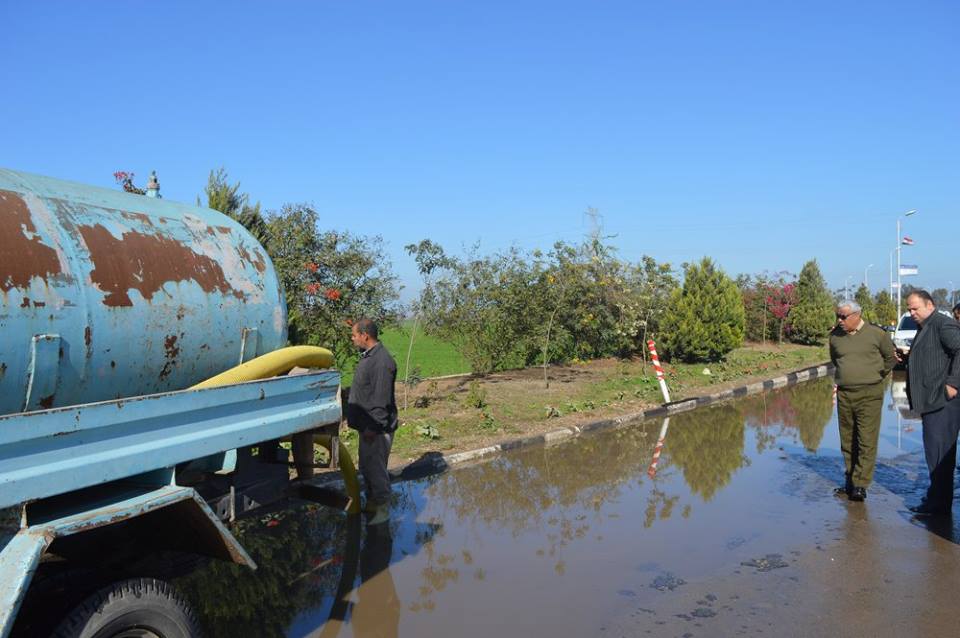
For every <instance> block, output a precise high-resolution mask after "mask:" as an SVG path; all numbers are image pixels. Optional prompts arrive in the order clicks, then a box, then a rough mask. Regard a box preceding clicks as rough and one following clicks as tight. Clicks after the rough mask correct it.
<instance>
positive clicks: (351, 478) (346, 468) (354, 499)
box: [314, 434, 360, 514]
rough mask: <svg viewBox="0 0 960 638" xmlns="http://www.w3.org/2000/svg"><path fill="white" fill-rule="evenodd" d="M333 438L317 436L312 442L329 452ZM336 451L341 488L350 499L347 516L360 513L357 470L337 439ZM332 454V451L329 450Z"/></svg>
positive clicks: (347, 452)
mask: <svg viewBox="0 0 960 638" xmlns="http://www.w3.org/2000/svg"><path fill="white" fill-rule="evenodd" d="M332 439H333V437H332V436H330V435H329V434H318V435H316V436H315V437H314V441H316V442H317V443H319V444H320V445H322V446H323V447H325V448H327V450H330V448H331V447H332V446H331V441H332ZM337 443H339V445H337V449H338V450H339V451H340V459H339V460H340V473H341V474H343V486H344V487H345V488H346V490H347V496H349V497H350V504H349V505H347V514H359V513H360V481H359V480H357V468H355V467H354V466H353V459H351V458H350V450H348V449H347V446H345V445H344V444H343V440H342V439H340V438H337ZM330 451H331V453H332V450H330Z"/></svg>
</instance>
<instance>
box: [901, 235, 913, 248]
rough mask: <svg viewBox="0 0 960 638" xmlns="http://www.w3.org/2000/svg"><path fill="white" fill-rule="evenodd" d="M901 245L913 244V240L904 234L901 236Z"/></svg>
mask: <svg viewBox="0 0 960 638" xmlns="http://www.w3.org/2000/svg"><path fill="white" fill-rule="evenodd" d="M903 245H904V246H913V240H912V239H910V238H909V237H907V236H906V235H904V236H903Z"/></svg>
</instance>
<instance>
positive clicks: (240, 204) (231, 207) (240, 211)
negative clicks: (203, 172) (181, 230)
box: [197, 167, 267, 244]
mask: <svg viewBox="0 0 960 638" xmlns="http://www.w3.org/2000/svg"><path fill="white" fill-rule="evenodd" d="M203 191H204V193H206V195H207V207H208V208H212V209H213V210H218V211H220V212H221V213H223V214H224V215H226V216H227V217H231V218H233V219H235V220H236V221H238V222H240V225H241V226H243V227H244V228H246V229H247V230H248V231H250V234H251V235H253V236H254V238H256V240H257V241H258V242H260V243H261V244H265V243H266V240H267V224H266V221H265V220H264V219H263V214H262V213H261V212H260V202H257V203H256V204H254V205H253V206H251V205H250V196H249V195H247V194H246V193H241V192H240V182H237V183H236V184H231V183H230V182H229V181H228V179H227V171H226V169H225V168H223V167H220V168H219V169H217V170H216V171H210V177H209V178H208V179H207V186H206V187H205V188H204V189H203ZM199 205H200V198H199V197H197V206H199Z"/></svg>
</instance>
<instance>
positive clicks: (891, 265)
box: [890, 250, 896, 299]
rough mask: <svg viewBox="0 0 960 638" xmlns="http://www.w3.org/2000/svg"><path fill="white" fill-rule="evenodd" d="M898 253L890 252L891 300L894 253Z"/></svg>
mask: <svg viewBox="0 0 960 638" xmlns="http://www.w3.org/2000/svg"><path fill="white" fill-rule="evenodd" d="M894 252H896V251H893V250H891V251H890V298H891V299H892V298H893V296H894V295H893V253H894Z"/></svg>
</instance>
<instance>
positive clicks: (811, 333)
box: [790, 259, 834, 345]
mask: <svg viewBox="0 0 960 638" xmlns="http://www.w3.org/2000/svg"><path fill="white" fill-rule="evenodd" d="M833 310H834V308H833V298H832V297H831V296H830V291H829V290H827V286H826V284H825V283H824V281H823V275H821V274H820V267H819V266H818V265H817V260H816V259H812V260H810V261H808V262H807V263H806V264H804V265H803V270H801V271H800V278H799V280H798V281H797V305H796V306H794V307H793V310H792V311H791V313H790V327H791V332H790V338H791V339H792V340H793V341H796V342H797V343H804V344H809V345H819V344H822V343H823V342H824V341H825V340H826V338H827V335H828V334H829V332H830V327H831V326H832V325H833V323H834V319H833Z"/></svg>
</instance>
